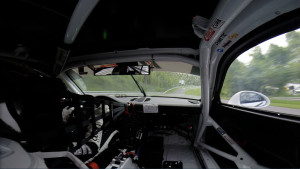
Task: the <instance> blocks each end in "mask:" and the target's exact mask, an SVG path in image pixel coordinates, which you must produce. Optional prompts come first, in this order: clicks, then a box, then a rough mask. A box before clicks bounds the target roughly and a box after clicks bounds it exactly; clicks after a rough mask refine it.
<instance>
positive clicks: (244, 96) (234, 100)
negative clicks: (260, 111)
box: [228, 91, 271, 108]
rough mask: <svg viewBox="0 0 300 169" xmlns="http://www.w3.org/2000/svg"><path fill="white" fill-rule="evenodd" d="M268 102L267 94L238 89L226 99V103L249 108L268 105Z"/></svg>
mask: <svg viewBox="0 0 300 169" xmlns="http://www.w3.org/2000/svg"><path fill="white" fill-rule="evenodd" d="M270 103H271V102H270V99H269V98H268V97H267V96H265V95H264V94H262V93H258V92H254V91H240V92H238V93H236V94H234V95H233V96H232V97H231V98H230V100H229V101H228V104H232V105H237V106H242V107H249V108H263V107H267V106H269V105H270Z"/></svg>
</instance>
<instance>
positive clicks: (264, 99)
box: [221, 29, 300, 116]
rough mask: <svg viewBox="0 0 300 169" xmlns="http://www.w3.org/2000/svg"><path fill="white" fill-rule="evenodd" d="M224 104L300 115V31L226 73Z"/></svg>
mask: <svg viewBox="0 0 300 169" xmlns="http://www.w3.org/2000/svg"><path fill="white" fill-rule="evenodd" d="M221 101H222V103H227V104H232V105H237V106H242V107H249V108H259V109H264V110H269V111H273V112H278V113H285V114H292V115H299V116H300V29H297V30H295V31H291V32H288V33H285V34H282V35H279V36H277V37H274V38H272V39H269V40H267V41H265V42H263V43H261V44H259V45H257V46H255V47H253V48H251V49H249V50H248V51H246V52H244V53H243V54H242V55H240V56H239V57H238V58H237V59H236V60H235V61H234V62H233V63H232V64H231V66H230V68H229V70H228V72H227V74H226V77H225V81H224V84H223V88H222V91H221Z"/></svg>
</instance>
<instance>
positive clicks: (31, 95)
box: [21, 77, 68, 151]
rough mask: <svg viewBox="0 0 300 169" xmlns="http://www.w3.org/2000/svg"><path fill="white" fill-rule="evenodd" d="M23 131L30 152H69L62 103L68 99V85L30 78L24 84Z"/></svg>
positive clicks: (55, 79) (46, 79)
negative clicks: (67, 150)
mask: <svg viewBox="0 0 300 169" xmlns="http://www.w3.org/2000/svg"><path fill="white" fill-rule="evenodd" d="M23 87H24V88H23V92H24V93H23V111H22V113H21V117H22V119H23V120H22V121H23V123H22V126H21V128H22V132H23V134H24V135H25V138H26V140H27V144H28V150H29V151H62V150H66V149H67V145H68V138H67V135H66V133H65V131H64V125H63V121H62V115H61V113H62V110H61V105H60V104H61V103H60V100H61V98H63V97H66V95H67V90H66V87H65V85H64V83H63V82H62V81H61V80H60V79H57V78H49V77H47V78H45V77H34V78H32V77H31V78H28V79H27V80H26V81H25V83H24V85H23Z"/></svg>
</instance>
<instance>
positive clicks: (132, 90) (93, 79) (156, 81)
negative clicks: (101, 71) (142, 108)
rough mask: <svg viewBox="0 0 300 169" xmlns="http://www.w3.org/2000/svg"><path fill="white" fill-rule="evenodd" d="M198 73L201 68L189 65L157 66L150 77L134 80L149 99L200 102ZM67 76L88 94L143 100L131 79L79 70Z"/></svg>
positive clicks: (178, 63) (123, 76) (165, 63)
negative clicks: (195, 100) (162, 98)
mask: <svg viewBox="0 0 300 169" xmlns="http://www.w3.org/2000/svg"><path fill="white" fill-rule="evenodd" d="M79 72H81V73H80V75H79ZM192 73H193V74H192ZM199 73H200V72H199V69H198V67H193V66H192V65H189V64H186V63H182V62H155V65H154V66H153V68H152V70H151V73H150V75H133V77H134V78H135V79H136V81H137V82H138V84H139V85H140V86H141V87H142V89H143V90H144V91H145V93H146V96H159V97H180V98H190V99H200V96H201V89H200V76H199ZM67 74H68V75H69V76H70V78H71V79H72V80H73V81H74V82H75V83H76V85H77V86H78V87H79V88H80V89H81V90H82V91H83V92H84V93H85V94H91V95H94V96H98V95H114V96H120V97H126V96H143V93H142V92H141V90H140V89H139V87H138V85H137V84H136V83H135V81H134V79H133V78H132V77H131V75H105V76H94V74H93V72H92V71H91V70H90V69H89V68H88V67H84V68H81V71H80V70H79V69H78V68H76V69H73V70H69V71H68V72H67Z"/></svg>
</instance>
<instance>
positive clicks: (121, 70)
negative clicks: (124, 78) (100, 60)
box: [94, 66, 150, 76]
mask: <svg viewBox="0 0 300 169" xmlns="http://www.w3.org/2000/svg"><path fill="white" fill-rule="evenodd" d="M149 74H150V66H116V67H106V68H101V69H98V70H95V71H94V75H95V76H103V75H149Z"/></svg>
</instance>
